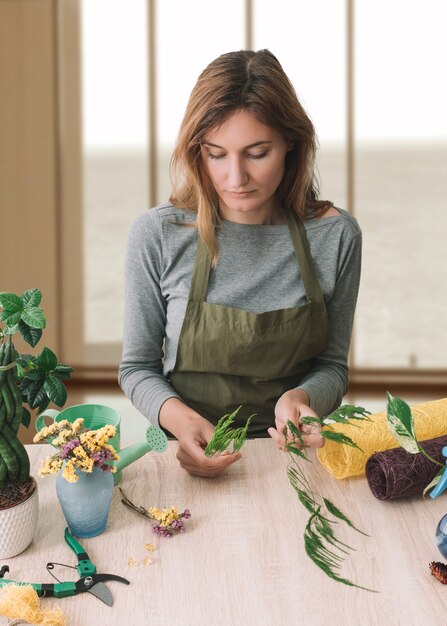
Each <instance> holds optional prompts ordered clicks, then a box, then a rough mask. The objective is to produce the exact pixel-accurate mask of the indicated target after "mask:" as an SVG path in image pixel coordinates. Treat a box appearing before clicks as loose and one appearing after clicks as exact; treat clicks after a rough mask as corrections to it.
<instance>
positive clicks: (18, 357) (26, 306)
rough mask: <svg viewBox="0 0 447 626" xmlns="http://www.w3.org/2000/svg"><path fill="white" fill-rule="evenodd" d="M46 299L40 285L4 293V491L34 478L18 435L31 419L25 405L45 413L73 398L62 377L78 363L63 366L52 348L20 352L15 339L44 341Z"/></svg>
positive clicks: (0, 469) (0, 416)
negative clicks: (36, 352)
mask: <svg viewBox="0 0 447 626" xmlns="http://www.w3.org/2000/svg"><path fill="white" fill-rule="evenodd" d="M41 299H42V293H41V292H40V291H39V289H29V290H27V291H25V292H24V293H23V294H22V295H21V296H18V295H16V294H13V293H6V292H3V293H0V308H1V309H2V311H1V313H0V321H1V322H2V323H3V324H2V326H3V327H0V490H2V489H5V487H6V486H8V485H11V484H14V483H23V482H26V481H28V480H29V479H30V463H29V457H28V453H27V452H26V449H25V447H24V445H23V444H22V442H21V441H20V440H19V437H18V431H19V427H20V425H21V424H23V425H24V426H25V427H26V428H27V427H28V426H29V424H30V421H31V414H30V411H29V410H28V408H26V406H25V405H28V407H29V409H31V410H33V409H37V411H38V413H41V412H42V411H44V410H45V409H46V408H47V406H48V404H49V403H50V402H53V403H54V404H56V405H57V406H59V407H60V406H63V404H65V401H66V399H67V390H66V388H65V385H64V383H63V382H62V381H63V380H67V379H69V378H70V375H71V371H72V368H71V367H67V366H65V365H61V364H60V363H59V362H58V359H57V357H56V355H55V354H54V352H52V351H51V350H50V349H49V348H44V349H43V350H42V352H41V353H40V354H39V355H38V356H33V355H31V354H19V353H18V352H17V350H16V349H15V347H14V344H13V340H12V339H13V336H14V335H15V334H16V333H19V334H20V335H21V336H22V337H23V338H24V340H25V341H26V342H27V343H28V344H29V345H30V346H31V347H33V348H34V347H35V346H36V345H37V343H38V342H39V341H40V338H41V336H42V330H43V329H44V328H45V326H46V320H45V313H44V311H43V309H41V308H40V306H39V305H40V301H41Z"/></svg>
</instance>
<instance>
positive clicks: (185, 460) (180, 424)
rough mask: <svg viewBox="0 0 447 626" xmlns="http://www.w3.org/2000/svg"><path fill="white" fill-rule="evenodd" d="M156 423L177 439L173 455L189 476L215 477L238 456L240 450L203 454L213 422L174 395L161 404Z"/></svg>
mask: <svg viewBox="0 0 447 626" xmlns="http://www.w3.org/2000/svg"><path fill="white" fill-rule="evenodd" d="M159 419H160V425H161V426H163V427H164V428H166V429H167V430H169V432H171V433H172V434H173V435H174V436H175V437H176V438H177V440H178V443H179V447H178V450H177V459H178V461H179V463H180V465H181V467H182V468H183V469H185V470H186V471H187V472H188V473H189V474H191V475H192V476H201V477H203V478H215V477H216V476H218V475H219V474H221V473H222V472H223V471H224V470H225V469H226V468H227V467H228V466H229V465H232V464H233V463H235V461H238V460H239V459H240V458H241V456H242V455H241V454H240V452H235V453H233V454H230V453H229V452H223V453H222V454H219V455H215V456H212V457H206V456H205V452H204V450H205V448H206V446H207V444H208V442H209V441H210V440H211V438H212V436H213V435H214V426H213V425H212V424H211V423H210V422H209V421H208V420H207V419H205V418H204V417H202V416H201V415H199V414H198V413H196V412H195V411H193V410H192V409H190V408H189V407H187V406H186V405H185V404H184V403H183V402H181V401H180V400H178V399H177V398H169V400H166V402H165V403H164V404H163V406H162V407H161V411H160V418H159Z"/></svg>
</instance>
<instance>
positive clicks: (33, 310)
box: [0, 289, 46, 347]
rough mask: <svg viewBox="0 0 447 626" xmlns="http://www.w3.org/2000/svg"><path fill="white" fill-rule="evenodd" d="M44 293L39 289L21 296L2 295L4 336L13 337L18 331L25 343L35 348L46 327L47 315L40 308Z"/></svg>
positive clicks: (7, 293) (3, 293)
mask: <svg viewBox="0 0 447 626" xmlns="http://www.w3.org/2000/svg"><path fill="white" fill-rule="evenodd" d="M41 300H42V293H41V291H40V290H39V289H28V290H27V291H25V292H24V293H23V294H22V295H21V296H18V295H16V294H15V293H9V292H2V293H0V307H1V308H2V309H3V310H2V312H1V313H0V320H1V321H2V322H5V324H6V328H5V330H4V334H6V335H13V334H14V333H15V332H17V330H18V331H19V332H20V334H21V335H22V336H23V338H24V339H25V341H26V342H27V343H29V344H30V345H31V346H33V347H34V346H35V345H36V344H37V342H38V341H39V339H40V337H41V335H42V329H43V328H45V326H46V320H45V313H44V312H43V310H42V309H41V308H40V307H39V304H40V301H41Z"/></svg>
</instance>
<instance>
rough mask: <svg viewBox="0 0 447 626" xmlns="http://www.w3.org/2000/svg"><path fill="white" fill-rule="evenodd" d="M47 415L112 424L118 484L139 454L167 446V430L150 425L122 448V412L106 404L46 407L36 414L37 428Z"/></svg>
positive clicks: (96, 424)
mask: <svg viewBox="0 0 447 626" xmlns="http://www.w3.org/2000/svg"><path fill="white" fill-rule="evenodd" d="M46 417H48V418H50V420H52V421H53V422H61V421H62V420H68V421H69V422H74V421H75V420H77V419H78V418H80V417H82V418H83V419H84V426H85V427H86V428H91V429H95V430H96V429H98V428H102V427H103V426H107V425H108V424H111V425H112V426H114V427H115V429H116V435H115V437H113V438H112V439H110V440H109V443H110V445H112V446H113V447H114V448H115V450H116V452H117V453H118V454H119V457H120V460H119V461H115V467H116V473H115V474H114V481H115V485H117V484H118V483H119V482H120V480H121V476H122V475H121V472H122V470H123V469H124V468H126V467H127V466H128V465H130V464H131V463H133V462H134V461H136V460H137V459H139V458H140V457H142V456H144V455H145V454H147V452H150V451H151V450H153V451H154V452H164V451H165V450H166V448H167V446H168V440H167V437H166V435H165V434H164V432H163V431H162V430H161V429H160V428H157V427H155V426H149V428H148V429H147V430H146V438H145V439H144V440H143V441H140V442H138V443H135V444H133V445H131V446H128V447H127V448H124V449H123V450H121V448H120V423H121V415H120V414H119V413H118V411H116V410H115V409H112V408H111V407H109V406H105V405H104V404H76V405H74V406H70V407H67V408H66V409H63V410H62V411H56V410H54V409H47V410H46V411H44V412H43V413H41V414H40V415H39V416H38V417H37V418H36V431H37V432H38V431H39V430H41V429H42V428H43V427H44V426H46V423H45V418H46Z"/></svg>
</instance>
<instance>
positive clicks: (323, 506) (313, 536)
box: [286, 405, 373, 591]
mask: <svg viewBox="0 0 447 626" xmlns="http://www.w3.org/2000/svg"><path fill="white" fill-rule="evenodd" d="M368 415H369V412H368V411H366V410H365V409H364V408H362V407H357V406H351V405H343V406H341V407H339V408H338V409H337V410H336V411H334V413H331V415H330V416H328V417H327V418H325V419H324V420H320V419H319V418H316V417H312V416H305V417H302V418H300V424H301V425H305V426H313V425H317V424H320V425H321V426H324V427H325V428H323V429H322V431H321V434H322V435H323V437H325V438H326V439H330V440H332V441H335V442H337V443H340V444H344V445H348V446H352V447H354V448H358V449H359V450H360V448H359V447H358V445H357V444H356V443H355V442H354V441H352V439H350V438H349V437H347V436H346V435H344V434H343V433H339V432H336V431H335V430H333V429H332V427H331V425H330V424H331V423H334V422H338V423H342V424H347V425H354V424H352V420H369V418H368ZM356 426H357V425H356ZM290 435H293V437H294V439H295V441H296V443H287V444H286V450H287V451H288V452H289V453H291V454H290V459H291V461H290V463H289V465H288V466H287V476H288V479H289V482H290V484H291V485H292V487H293V489H294V490H295V492H296V494H297V496H298V499H299V501H300V502H301V504H302V505H303V506H304V508H305V509H306V510H307V511H308V512H309V513H310V518H309V520H308V522H307V524H306V527H305V530H304V549H305V552H306V554H307V555H308V556H309V558H310V559H311V560H312V561H313V562H314V563H315V565H317V567H319V568H320V569H321V570H323V572H324V573H325V574H326V575H327V576H329V578H332V579H333V580H336V581H337V582H340V583H343V584H345V585H349V586H351V587H357V588H359V589H364V590H366V591H373V590H372V589H367V588H366V587H361V586H360V585H357V584H355V583H353V582H352V581H351V580H348V579H347V578H343V577H342V576H341V575H340V568H341V565H342V563H343V560H344V558H345V556H346V555H349V554H350V551H351V550H352V549H353V548H351V547H350V546H348V545H346V544H345V543H343V542H342V541H340V540H339V539H338V538H337V537H336V535H335V525H336V524H338V523H339V522H344V523H345V524H347V525H348V526H350V527H351V528H352V529H353V530H355V531H357V532H359V533H361V534H363V535H366V533H363V532H362V531H361V530H359V529H358V528H356V526H355V525H354V524H353V523H352V522H351V520H350V519H349V518H348V517H347V516H346V515H345V514H344V513H342V511H340V509H339V508H338V507H336V506H335V504H333V503H332V502H331V501H330V500H328V499H327V498H324V497H322V496H317V495H316V494H315V493H314V491H313V490H312V488H311V486H310V484H309V482H308V480H307V478H306V475H305V474H304V472H303V470H302V469H301V467H300V464H299V459H304V460H306V461H308V462H311V461H310V459H309V458H308V456H307V454H306V446H305V444H304V441H303V436H302V432H301V430H300V429H299V428H298V427H297V426H296V425H295V424H293V422H291V421H289V422H287V430H286V440H287V441H289V440H290ZM292 454H293V455H295V456H294V457H293V456H292ZM331 516H332V518H331ZM333 518H335V519H333ZM366 536H367V535H366Z"/></svg>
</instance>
